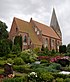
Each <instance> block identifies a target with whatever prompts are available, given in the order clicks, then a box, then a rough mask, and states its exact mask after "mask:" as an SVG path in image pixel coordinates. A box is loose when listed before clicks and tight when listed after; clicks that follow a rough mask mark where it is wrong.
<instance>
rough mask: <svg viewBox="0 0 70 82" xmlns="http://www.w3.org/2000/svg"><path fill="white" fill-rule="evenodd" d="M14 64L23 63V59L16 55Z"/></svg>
mask: <svg viewBox="0 0 70 82" xmlns="http://www.w3.org/2000/svg"><path fill="white" fill-rule="evenodd" d="M14 64H15V65H22V64H24V61H23V59H22V58H20V57H17V58H15V59H14Z"/></svg>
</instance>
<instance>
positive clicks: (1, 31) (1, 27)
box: [0, 21, 8, 40]
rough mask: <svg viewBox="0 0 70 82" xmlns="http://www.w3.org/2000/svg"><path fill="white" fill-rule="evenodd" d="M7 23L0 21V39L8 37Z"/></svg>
mask: <svg viewBox="0 0 70 82" xmlns="http://www.w3.org/2000/svg"><path fill="white" fill-rule="evenodd" d="M7 28H8V27H7V25H6V24H5V23H4V22H2V21H0V40H1V39H6V38H8V31H7Z"/></svg>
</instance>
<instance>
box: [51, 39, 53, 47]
mask: <svg viewBox="0 0 70 82" xmlns="http://www.w3.org/2000/svg"><path fill="white" fill-rule="evenodd" d="M51 46H52V47H54V39H51Z"/></svg>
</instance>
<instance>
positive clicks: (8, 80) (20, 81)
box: [3, 76, 27, 82]
mask: <svg viewBox="0 0 70 82" xmlns="http://www.w3.org/2000/svg"><path fill="white" fill-rule="evenodd" d="M26 78H27V77H26V76H23V77H19V78H18V77H16V78H6V79H4V80H3V82H27V79H26Z"/></svg>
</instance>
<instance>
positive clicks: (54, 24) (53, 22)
mask: <svg viewBox="0 0 70 82" xmlns="http://www.w3.org/2000/svg"><path fill="white" fill-rule="evenodd" d="M50 26H51V27H52V28H53V30H54V31H55V32H56V33H57V34H58V36H59V37H60V38H61V37H62V34H61V30H60V26H59V24H58V20H57V17H56V13H55V9H54V8H53V12H52V17H51V22H50Z"/></svg>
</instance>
